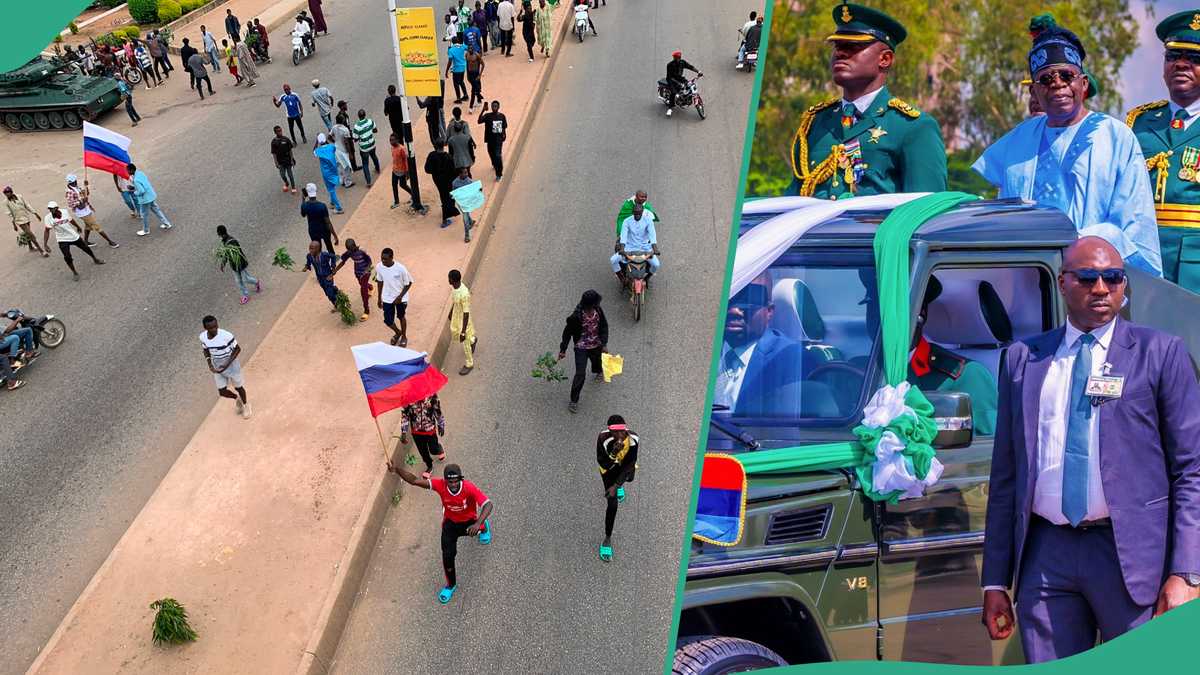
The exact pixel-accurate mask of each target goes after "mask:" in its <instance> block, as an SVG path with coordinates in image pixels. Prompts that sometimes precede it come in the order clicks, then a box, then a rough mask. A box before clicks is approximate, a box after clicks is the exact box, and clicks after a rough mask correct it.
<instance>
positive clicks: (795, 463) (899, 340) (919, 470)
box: [738, 192, 978, 502]
mask: <svg viewBox="0 0 1200 675" xmlns="http://www.w3.org/2000/svg"><path fill="white" fill-rule="evenodd" d="M975 199H978V197H976V196H974V195H969V194H965V193H962V192H939V193H935V194H931V195H929V196H927V197H921V198H919V199H915V200H913V201H911V202H907V203H905V204H902V205H900V206H898V207H896V208H895V209H893V210H892V212H891V213H890V214H889V215H888V217H887V218H885V219H884V221H883V222H882V223H880V224H879V229H878V230H876V232H875V241H874V248H875V270H876V283H877V286H878V297H879V310H880V312H879V314H880V324H881V330H882V341H883V371H884V379H885V380H886V383H887V384H888V385H890V386H893V387H895V386H898V385H900V384H901V383H902V382H904V381H905V379H906V378H907V376H908V352H909V349H910V348H911V342H912V335H911V333H910V326H911V325H912V317H911V308H910V298H911V296H912V278H911V277H912V272H911V270H910V269H909V267H910V265H909V263H910V256H911V252H910V250H909V242H910V241H911V239H912V235H913V233H914V232H916V231H917V229H919V228H920V227H921V225H923V224H925V223H926V222H927V221H928V220H930V219H931V218H934V217H936V216H938V215H941V214H942V213H945V212H947V211H949V210H951V209H954V208H956V207H957V206H958V205H959V204H962V203H963V202H967V201H971V200H975ZM904 403H905V405H907V406H908V407H909V408H911V409H912V410H913V412H914V413H916V416H915V417H914V416H912V415H901V416H899V417H897V418H896V419H894V420H892V421H891V422H890V423H889V424H888V425H887V426H885V427H881V428H873V427H867V426H863V425H859V426H858V427H855V429H854V435H855V436H857V437H858V440H857V441H848V442H842V443H821V444H814V445H801V446H795V447H788V448H773V449H770V450H758V451H756V452H750V453H745V454H742V455H739V456H738V459H740V460H741V462H742V465H743V466H745V468H746V473H748V474H761V473H772V472H783V471H817V470H822V469H853V470H854V471H855V473H856V474H857V475H858V478H859V481H860V482H861V484H862V489H863V492H864V493H866V495H867V496H868V497H870V498H871V499H873V500H875V501H888V502H895V501H896V500H897V499H899V497H900V495H901V494H902V493H903V491H901V490H893V491H890V492H887V493H885V494H880V493H877V492H875V490H874V488H873V481H872V476H873V464H874V461H875V449H876V446H877V445H878V443H879V440H880V438H881V437H882V436H883V434H884V433H885V432H888V431H891V432H892V433H894V434H895V435H896V436H897V437H898V438H899V439H900V440H901V441H903V442H904V446H905V447H904V449H903V450H902V454H903V455H904V457H905V459H906V460H907V461H909V462H910V463H911V466H912V473H913V474H914V475H916V477H917V478H918V479H921V480H924V478H925V477H926V475H927V474H928V473H929V469H930V466H931V464H932V461H933V456H934V451H933V446H932V445H930V444H931V443H932V442H933V438H934V436H935V435H936V434H937V425H936V424H935V423H934V421H933V405H932V404H930V403H929V401H928V400H927V399H926V398H925V395H924V394H922V393H921V391H920V390H919V389H917V388H916V387H912V388H910V389H909V390H908V394H907V395H906V396H905V399H904Z"/></svg>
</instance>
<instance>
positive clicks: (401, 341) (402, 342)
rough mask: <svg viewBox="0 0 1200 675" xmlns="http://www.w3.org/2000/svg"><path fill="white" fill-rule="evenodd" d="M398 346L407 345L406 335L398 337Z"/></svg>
mask: <svg viewBox="0 0 1200 675" xmlns="http://www.w3.org/2000/svg"><path fill="white" fill-rule="evenodd" d="M399 346H401V347H407V346H408V338H406V337H402V338H400V342H399Z"/></svg>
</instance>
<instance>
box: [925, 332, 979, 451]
mask: <svg viewBox="0 0 1200 675" xmlns="http://www.w3.org/2000/svg"><path fill="white" fill-rule="evenodd" d="M908 381H909V383H910V384H913V385H915V386H916V387H917V388H918V389H920V390H921V391H949V392H955V391H957V392H962V393H964V394H968V395H970V397H971V424H972V425H973V426H974V428H975V434H976V435H978V436H991V435H993V434H995V433H996V407H997V404H998V397H999V388H998V387H997V386H996V379H995V378H993V377H992V373H991V372H990V371H988V369H987V368H985V367H984V366H983V365H982V364H979V363H977V362H975V361H970V360H968V359H965V358H963V357H961V356H959V355H958V354H955V353H954V352H952V351H950V350H949V349H946V348H944V347H941V346H939V345H935V344H933V343H932V342H931V343H929V372H928V373H926V374H925V375H923V376H917V374H916V373H914V372H913V370H912V367H911V366H909V369H908Z"/></svg>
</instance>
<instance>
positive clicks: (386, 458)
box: [371, 416, 392, 464]
mask: <svg viewBox="0 0 1200 675" xmlns="http://www.w3.org/2000/svg"><path fill="white" fill-rule="evenodd" d="M371 419H373V420H374V421H375V431H376V433H378V434H379V449H380V450H382V451H383V461H384V463H386V464H391V463H392V458H391V457H390V456H388V451H387V443H386V442H384V440H383V429H380V428H379V418H378V417H375V416H372V417H371Z"/></svg>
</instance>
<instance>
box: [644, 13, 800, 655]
mask: <svg viewBox="0 0 1200 675" xmlns="http://www.w3.org/2000/svg"><path fill="white" fill-rule="evenodd" d="M764 4H765V7H764V8H763V16H764V17H765V18H764V19H763V28H764V30H763V36H762V43H761V44H760V45H759V48H758V54H759V57H758V67H757V68H756V69H755V71H754V89H753V91H752V92H751V94H750V106H749V110H747V111H746V120H747V121H746V138H745V139H744V140H743V141H742V170H741V171H740V172H739V174H738V192H737V199H735V200H734V202H733V219H732V220H731V221H730V223H729V244H728V248H727V250H726V253H725V270H724V272H725V274H724V279H723V280H722V282H721V299H720V304H719V305H718V307H717V318H716V325H715V326H714V330H713V342H712V349H711V351H710V354H709V363H708V386H707V387H706V388H705V393H704V412H703V414H702V418H701V425H700V438H699V440H698V441H697V444H696V455H695V463H694V465H693V467H692V495H691V498H690V499H688V510H687V522H686V523H685V525H684V530H685V535H684V539H683V545H682V548H681V550H680V552H679V576H678V578H677V579H676V581H675V604H674V607H673V611H672V614H671V632H670V634H669V639H668V641H667V650H666V654H665V655H664V657H663V674H664V675H671V667H672V665H673V664H674V661H675V638H676V635H678V633H679V615H680V613H681V610H682V605H683V587H684V585H685V584H686V582H687V566H688V559H689V558H690V557H691V553H690V549H691V547H692V523H693V521H694V520H695V517H694V516H693V515H692V514H694V513H695V512H696V499H697V496H698V495H699V494H700V463H701V460H702V459H703V458H704V449H705V448H706V447H708V427H709V425H708V420H709V417H710V415H711V414H712V398H713V384H714V383H715V381H716V378H717V359H718V358H720V356H719V355H720V353H721V338H722V331H721V328H722V326H724V325H725V311H726V308H727V307H728V305H729V283H730V282H729V279H730V276H731V274H732V271H733V259H734V256H736V255H737V240H738V237H737V234H738V229H739V227H738V223H740V222H741V219H742V204H743V203H744V202H745V201H746V176H747V174H748V173H749V172H750V152H751V150H752V148H753V147H754V128H755V126H756V124H757V122H758V97H759V94H760V92H761V90H762V78H763V69H764V64H765V63H767V62H768V60H769V59H770V58H771V18H772V16H773V15H774V13H775V5H776V4H777V0H766V2H765V3H764Z"/></svg>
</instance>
